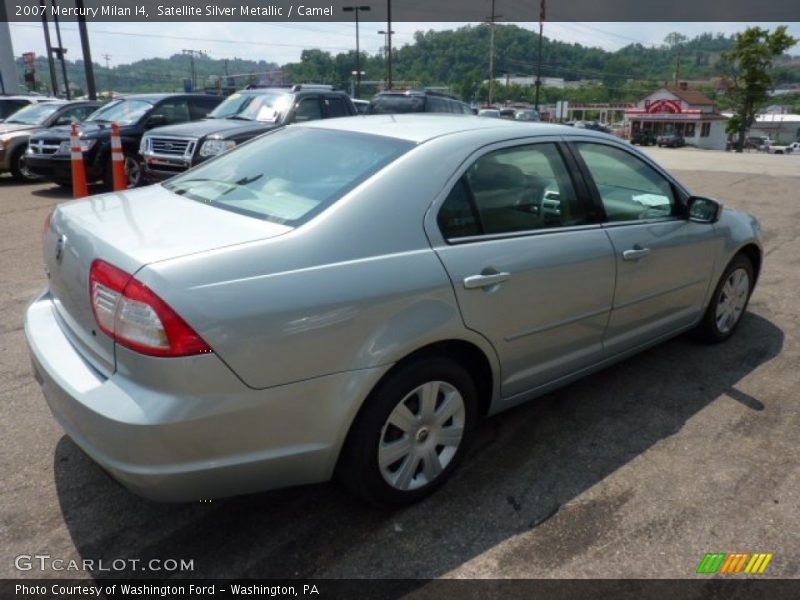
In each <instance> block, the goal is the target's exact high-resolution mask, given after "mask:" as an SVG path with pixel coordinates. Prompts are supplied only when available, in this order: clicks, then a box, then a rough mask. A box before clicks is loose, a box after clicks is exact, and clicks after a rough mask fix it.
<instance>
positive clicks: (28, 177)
mask: <svg viewBox="0 0 800 600" xmlns="http://www.w3.org/2000/svg"><path fill="white" fill-rule="evenodd" d="M10 167H11V176H12V177H13V178H14V179H15V180H16V181H21V182H23V183H34V182H36V181H41V180H42V178H41V177H39V176H38V175H36V174H35V173H33V172H32V171H31V170H30V169H28V166H27V165H26V163H25V148H19V149H18V150H16V151H15V152H14V154H12V155H11V164H10Z"/></svg>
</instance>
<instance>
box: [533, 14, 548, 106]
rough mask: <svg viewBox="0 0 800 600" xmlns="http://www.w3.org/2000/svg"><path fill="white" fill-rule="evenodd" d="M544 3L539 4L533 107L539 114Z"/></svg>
mask: <svg viewBox="0 0 800 600" xmlns="http://www.w3.org/2000/svg"><path fill="white" fill-rule="evenodd" d="M544 3H545V0H541V4H539V58H538V59H537V63H536V95H535V96H534V99H533V107H534V109H535V110H536V112H537V113H538V112H539V88H541V87H542V38H543V31H544V17H545V14H544V10H545V9H544Z"/></svg>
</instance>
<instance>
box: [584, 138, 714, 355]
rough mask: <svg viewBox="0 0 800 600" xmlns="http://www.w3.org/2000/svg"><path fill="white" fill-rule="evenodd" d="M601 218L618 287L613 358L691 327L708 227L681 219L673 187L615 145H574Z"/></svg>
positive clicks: (704, 275) (701, 293)
mask: <svg viewBox="0 0 800 600" xmlns="http://www.w3.org/2000/svg"><path fill="white" fill-rule="evenodd" d="M575 147H576V149H577V152H578V154H579V155H580V157H581V158H582V159H583V161H584V163H585V164H586V167H587V168H588V171H589V173H590V174H591V179H592V180H593V181H594V184H595V187H596V191H597V195H598V196H599V201H600V202H602V204H603V208H604V210H605V213H606V223H605V225H604V228H605V230H606V232H607V233H608V237H609V239H610V240H611V243H612V244H613V246H614V252H615V256H616V267H617V285H616V291H615V294H614V309H613V311H612V313H611V319H610V321H609V324H608V329H607V330H606V334H605V341H604V346H605V350H606V354H607V355H609V356H612V355H614V354H618V353H619V352H623V351H625V350H628V349H631V348H633V347H636V346H638V345H640V344H643V343H647V342H649V341H652V340H653V339H656V338H658V337H660V336H663V335H666V334H669V333H671V332H674V331H676V330H678V329H680V328H682V327H685V326H687V325H690V324H692V323H693V322H695V321H696V320H697V319H698V318H699V317H700V315H701V313H702V311H703V308H704V305H703V302H704V299H705V296H706V292H707V290H708V286H709V283H710V282H709V276H710V274H711V272H712V265H713V257H714V255H715V254H716V252H715V250H714V244H716V243H717V242H716V240H715V238H714V236H713V235H710V232H711V228H712V227H713V226H712V225H709V224H706V223H694V222H691V221H689V220H688V219H687V218H685V216H684V212H685V210H684V208H683V207H682V204H681V201H680V199H679V198H678V195H677V190H676V188H675V186H674V185H673V184H672V183H671V182H670V181H669V180H668V179H667V178H666V177H664V176H663V175H662V174H661V173H659V172H658V171H657V170H656V169H654V168H653V167H652V166H650V165H649V164H647V163H646V162H645V161H644V160H642V159H640V158H639V157H637V156H635V155H633V154H632V153H630V152H627V151H625V150H623V149H621V148H618V147H616V146H611V145H606V144H601V143H578V144H575Z"/></svg>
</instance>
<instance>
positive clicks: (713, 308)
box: [694, 254, 755, 344]
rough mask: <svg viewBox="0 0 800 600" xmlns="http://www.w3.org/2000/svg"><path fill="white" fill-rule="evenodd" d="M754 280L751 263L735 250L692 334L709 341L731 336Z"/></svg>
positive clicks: (713, 341)
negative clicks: (735, 253)
mask: <svg viewBox="0 0 800 600" xmlns="http://www.w3.org/2000/svg"><path fill="white" fill-rule="evenodd" d="M754 281H755V280H754V273H753V263H752V262H751V261H750V259H749V258H747V257H746V256H745V255H743V254H737V255H736V256H735V257H734V258H733V260H731V262H730V264H729V265H728V267H727V268H726V269H725V272H724V273H723V274H722V277H721V278H720V280H719V283H718V284H717V287H716V288H715V289H714V294H713V295H712V296H711V301H710V302H709V303H708V308H707V309H706V312H705V315H703V320H702V321H700V324H699V325H698V326H697V328H696V329H695V330H694V335H695V337H696V338H697V339H699V340H701V341H703V342H706V343H710V344H718V343H719V342H724V341H725V340H727V339H728V338H729V337H731V336H732V335H733V332H734V331H735V330H736V327H737V326H738V325H739V323H740V322H741V320H742V315H744V312H745V310H746V309H747V304H748V302H749V301H750V295H751V294H752V292H753V283H754Z"/></svg>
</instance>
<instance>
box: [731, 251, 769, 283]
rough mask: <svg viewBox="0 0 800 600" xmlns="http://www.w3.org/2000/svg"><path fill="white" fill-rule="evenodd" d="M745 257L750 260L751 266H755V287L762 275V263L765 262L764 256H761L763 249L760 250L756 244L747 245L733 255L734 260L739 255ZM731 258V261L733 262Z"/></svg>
mask: <svg viewBox="0 0 800 600" xmlns="http://www.w3.org/2000/svg"><path fill="white" fill-rule="evenodd" d="M740 254H742V255H744V256H746V257H747V258H748V259H749V260H750V264H752V265H753V280H754V281H753V286H755V284H756V282H758V277H759V275H760V274H761V263H762V262H763V256H762V254H761V248H759V247H758V246H757V245H756V244H752V243H751V244H745V245H744V246H742V247H741V248H739V250H738V251H737V252H736V254H734V255H733V258H735V257H737V256H738V255H740ZM733 258H731V260H733Z"/></svg>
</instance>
